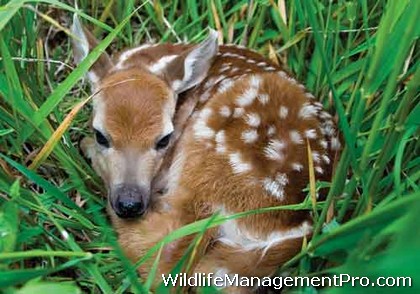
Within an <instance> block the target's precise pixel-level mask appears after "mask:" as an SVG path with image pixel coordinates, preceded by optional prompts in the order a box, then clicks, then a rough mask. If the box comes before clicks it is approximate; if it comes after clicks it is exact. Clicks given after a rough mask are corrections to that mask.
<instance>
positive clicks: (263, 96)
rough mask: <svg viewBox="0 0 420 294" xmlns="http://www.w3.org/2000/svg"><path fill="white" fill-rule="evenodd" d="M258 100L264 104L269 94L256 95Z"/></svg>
mask: <svg viewBox="0 0 420 294" xmlns="http://www.w3.org/2000/svg"><path fill="white" fill-rule="evenodd" d="M258 101H260V103H261V104H262V105H266V104H267V103H268V102H269V101H270V96H268V94H260V95H258Z"/></svg>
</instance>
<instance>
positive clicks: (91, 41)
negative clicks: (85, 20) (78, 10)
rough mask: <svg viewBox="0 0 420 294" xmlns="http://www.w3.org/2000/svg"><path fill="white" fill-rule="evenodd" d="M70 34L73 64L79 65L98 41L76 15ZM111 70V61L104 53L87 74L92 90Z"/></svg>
mask: <svg viewBox="0 0 420 294" xmlns="http://www.w3.org/2000/svg"><path fill="white" fill-rule="evenodd" d="M71 32H72V34H73V35H74V37H73V38H72V46H73V56H74V62H75V63H76V64H79V63H80V62H81V61H82V60H83V59H84V58H86V56H88V54H89V52H90V51H91V50H92V49H93V48H95V47H96V45H98V41H97V40H96V39H95V37H94V36H93V35H92V33H90V32H89V31H88V30H87V29H85V28H84V27H83V26H82V24H81V23H80V20H79V18H78V17H77V14H74V16H73V24H72V26H71ZM111 68H112V60H111V58H110V57H109V55H108V54H107V53H106V52H103V53H102V55H101V56H100V57H99V58H98V59H97V60H96V62H95V63H94V64H93V65H92V67H91V68H90V70H89V72H88V74H87V75H88V78H89V80H90V83H91V84H92V86H93V87H94V88H96V87H97V85H98V82H99V81H100V80H101V79H102V78H103V77H104V76H105V75H106V74H107V72H108V71H109V70H110V69H111Z"/></svg>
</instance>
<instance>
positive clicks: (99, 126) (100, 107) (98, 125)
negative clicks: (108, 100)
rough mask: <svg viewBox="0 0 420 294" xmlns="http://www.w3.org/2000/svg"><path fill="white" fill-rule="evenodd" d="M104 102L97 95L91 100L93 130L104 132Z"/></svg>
mask: <svg viewBox="0 0 420 294" xmlns="http://www.w3.org/2000/svg"><path fill="white" fill-rule="evenodd" d="M105 108H106V106H105V102H104V101H103V98H102V97H101V96H100V95H98V96H96V97H95V98H94V99H93V120H92V126H93V128H94V129H96V130H98V131H101V132H102V133H106V132H105V111H106V109H105Z"/></svg>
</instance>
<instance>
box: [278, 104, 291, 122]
mask: <svg viewBox="0 0 420 294" xmlns="http://www.w3.org/2000/svg"><path fill="white" fill-rule="evenodd" d="M288 113H289V109H288V108H287V107H285V106H280V110H279V116H280V118H282V119H285V118H286V117H287V114H288Z"/></svg>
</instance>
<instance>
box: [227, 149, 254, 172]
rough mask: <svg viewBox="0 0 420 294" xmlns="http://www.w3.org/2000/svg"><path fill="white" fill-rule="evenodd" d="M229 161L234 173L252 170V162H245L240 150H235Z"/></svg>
mask: <svg viewBox="0 0 420 294" xmlns="http://www.w3.org/2000/svg"><path fill="white" fill-rule="evenodd" d="M229 163H230V166H231V167H232V170H233V173H235V174H241V173H245V172H248V171H250V170H251V168H252V166H251V164H249V163H247V162H244V161H243V160H242V156H241V154H240V153H239V152H235V153H232V154H230V155H229Z"/></svg>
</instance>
